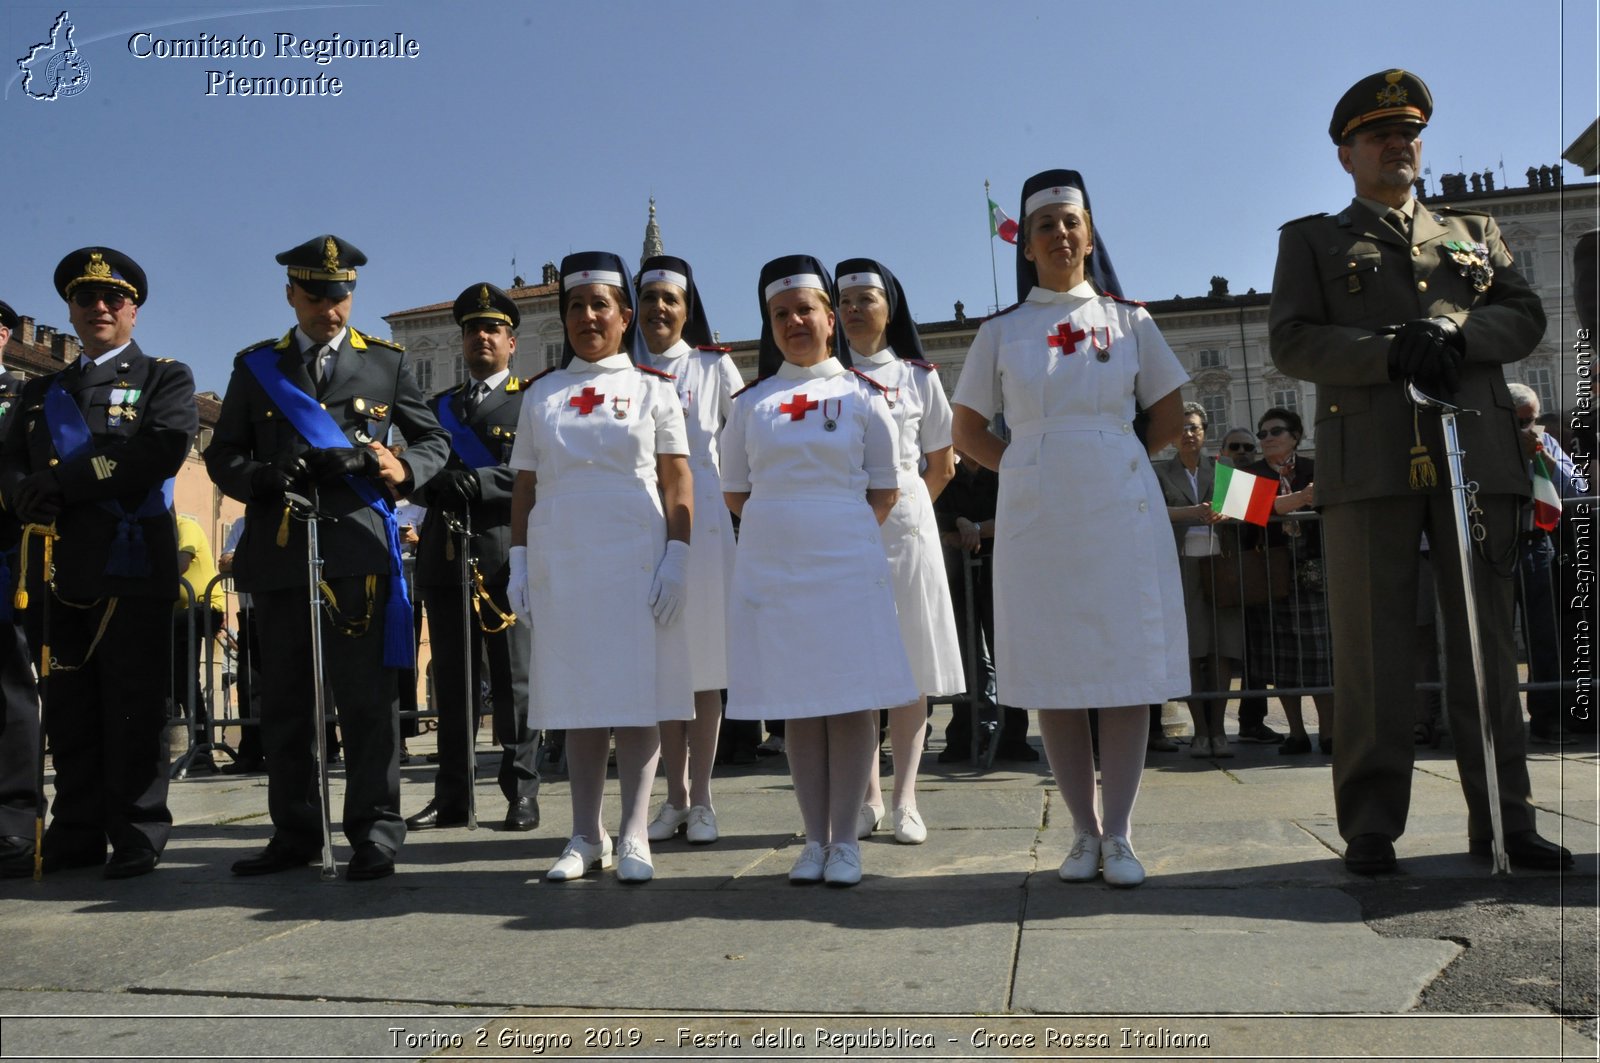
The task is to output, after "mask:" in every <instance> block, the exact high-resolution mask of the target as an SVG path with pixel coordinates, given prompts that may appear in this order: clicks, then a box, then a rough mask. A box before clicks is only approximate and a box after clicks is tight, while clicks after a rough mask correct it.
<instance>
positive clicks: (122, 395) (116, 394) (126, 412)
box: [106, 387, 143, 428]
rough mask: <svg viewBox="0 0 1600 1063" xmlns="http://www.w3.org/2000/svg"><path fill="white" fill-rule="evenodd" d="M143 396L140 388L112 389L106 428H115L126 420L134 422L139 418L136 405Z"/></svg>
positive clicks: (107, 410)
mask: <svg viewBox="0 0 1600 1063" xmlns="http://www.w3.org/2000/svg"><path fill="white" fill-rule="evenodd" d="M141 394H143V392H142V391H141V390H140V389H139V388H126V387H118V388H112V389H111V395H110V397H109V402H110V405H109V406H107V407H106V427H107V428H115V427H117V426H118V425H120V424H121V423H122V422H123V421H124V420H129V421H132V420H134V419H135V418H137V417H138V416H139V410H138V408H137V407H136V406H135V405H134V403H136V402H138V401H139V396H140V395H141Z"/></svg>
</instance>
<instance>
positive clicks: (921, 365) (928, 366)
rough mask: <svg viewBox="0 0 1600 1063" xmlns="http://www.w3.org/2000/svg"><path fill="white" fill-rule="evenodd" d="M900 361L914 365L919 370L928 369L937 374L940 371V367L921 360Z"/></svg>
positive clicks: (906, 359) (907, 359)
mask: <svg viewBox="0 0 1600 1063" xmlns="http://www.w3.org/2000/svg"><path fill="white" fill-rule="evenodd" d="M900 360H901V361H902V362H904V363H906V364H907V365H914V366H916V367H917V368H918V369H926V370H927V371H928V372H930V373H937V372H938V371H939V367H938V366H936V365H934V364H933V363H932V362H924V361H923V360H922V359H921V358H902V359H900Z"/></svg>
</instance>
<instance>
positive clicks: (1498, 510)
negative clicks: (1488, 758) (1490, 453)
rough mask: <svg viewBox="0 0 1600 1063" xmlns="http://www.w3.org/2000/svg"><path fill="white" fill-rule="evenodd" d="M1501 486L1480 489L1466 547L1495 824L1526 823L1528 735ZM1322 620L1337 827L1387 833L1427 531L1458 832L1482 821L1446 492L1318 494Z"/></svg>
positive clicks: (1478, 746) (1399, 805) (1399, 816)
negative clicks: (1479, 534) (1455, 770)
mask: <svg viewBox="0 0 1600 1063" xmlns="http://www.w3.org/2000/svg"><path fill="white" fill-rule="evenodd" d="M1520 503H1521V499H1518V498H1516V497H1514V496H1510V495H1492V496H1490V495H1480V496H1479V498H1478V504H1479V506H1480V507H1481V508H1482V510H1483V514H1482V517H1481V521H1482V523H1483V525H1484V526H1485V528H1486V530H1487V535H1486V539H1485V542H1484V547H1485V553H1486V554H1487V557H1488V558H1489V559H1492V561H1493V562H1494V563H1493V565H1491V564H1489V563H1487V562H1486V561H1485V558H1484V556H1481V555H1479V554H1478V552H1477V551H1476V550H1475V551H1474V557H1473V582H1474V585H1475V588H1476V592H1477V602H1478V610H1479V613H1478V616H1479V621H1478V631H1479V639H1480V645H1481V646H1482V651H1483V660H1482V662H1481V667H1482V668H1483V669H1484V670H1485V673H1484V674H1485V679H1486V687H1487V690H1488V706H1489V714H1490V717H1491V720H1492V727H1493V732H1494V741H1495V757H1496V759H1497V761H1498V765H1497V768H1498V776H1499V782H1500V808H1501V817H1502V819H1503V822H1504V824H1505V829H1506V831H1507V833H1515V832H1517V831H1525V830H1532V829H1533V826H1534V815H1533V806H1532V804H1531V803H1530V801H1529V784H1528V766H1527V762H1526V757H1525V749H1526V738H1525V736H1524V734H1523V730H1522V707H1521V705H1520V703H1519V701H1518V699H1517V661H1516V648H1515V644H1514V643H1513V640H1512V622H1513V613H1512V602H1513V595H1514V590H1515V588H1514V585H1513V583H1512V579H1513V576H1514V572H1515V567H1516V553H1515V551H1516V546H1517V534H1518V519H1517V518H1518V507H1519V505H1520ZM1322 519H1323V524H1324V527H1325V530H1326V535H1325V536H1324V537H1323V548H1324V550H1325V553H1326V557H1327V560H1328V568H1329V576H1330V578H1329V580H1328V581H1327V585H1328V599H1329V607H1330V611H1331V613H1332V622H1333V683H1334V697H1335V699H1336V706H1337V711H1336V713H1335V714H1334V737H1335V739H1336V742H1335V745H1334V756H1333V789H1334V806H1335V809H1336V811H1337V813H1338V818H1339V833H1340V834H1341V835H1343V836H1344V837H1345V838H1346V839H1350V838H1353V837H1355V836H1357V835H1360V834H1381V835H1383V836H1385V837H1387V838H1391V839H1392V838H1398V837H1399V836H1400V835H1401V834H1402V833H1403V832H1404V831H1405V826H1406V814H1407V811H1408V809H1409V807H1410V802H1411V774H1412V768H1413V762H1414V752H1415V743H1414V738H1413V734H1412V724H1413V721H1414V712H1413V705H1414V701H1415V696H1416V695H1415V690H1414V686H1415V682H1416V662H1415V653H1416V651H1417V638H1416V635H1417V628H1416V624H1415V623H1414V620H1415V617H1416V607H1417V606H1416V603H1417V573H1418V569H1419V566H1420V560H1419V547H1420V542H1419V539H1420V536H1421V534H1422V533H1423V532H1424V531H1426V532H1427V534H1428V543H1429V546H1430V548H1431V556H1432V560H1433V563H1434V566H1435V569H1434V571H1435V573H1436V575H1437V577H1438V579H1437V585H1438V593H1439V601H1440V607H1441V611H1442V612H1443V615H1444V639H1445V659H1446V661H1447V666H1446V676H1445V688H1446V689H1445V704H1446V709H1447V711H1448V712H1449V714H1450V729H1451V733H1452V734H1453V735H1454V736H1455V754H1456V763H1457V764H1458V765H1459V766H1460V773H1461V788H1462V790H1464V791H1465V793H1466V799H1467V837H1468V838H1469V839H1472V840H1478V839H1488V838H1489V837H1490V834H1491V828H1490V819H1489V803H1488V789H1487V785H1486V783H1485V779H1484V764H1483V743H1482V742H1481V741H1480V740H1479V737H1478V735H1479V724H1478V700H1477V691H1476V689H1475V688H1474V685H1473V682H1472V671H1471V667H1470V662H1471V651H1470V649H1469V640H1468V637H1467V623H1466V604H1465V596H1464V594H1463V588H1462V586H1461V579H1460V576H1459V572H1460V560H1459V556H1460V555H1459V552H1458V548H1457V543H1456V535H1455V529H1454V519H1455V518H1454V516H1453V514H1452V511H1451V504H1450V496H1449V494H1448V493H1447V492H1445V491H1437V492H1430V493H1427V494H1423V493H1420V492H1419V493H1417V494H1413V495H1405V496H1395V497H1389V498H1374V499H1366V500H1363V501H1359V502H1344V503H1338V504H1334V505H1329V506H1327V507H1326V508H1325V509H1324V510H1323V515H1322Z"/></svg>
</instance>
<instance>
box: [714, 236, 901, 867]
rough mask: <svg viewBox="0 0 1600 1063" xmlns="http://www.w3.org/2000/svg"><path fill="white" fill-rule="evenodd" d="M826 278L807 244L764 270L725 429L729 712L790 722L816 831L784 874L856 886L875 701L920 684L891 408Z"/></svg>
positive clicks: (808, 822)
mask: <svg viewBox="0 0 1600 1063" xmlns="http://www.w3.org/2000/svg"><path fill="white" fill-rule="evenodd" d="M830 287H831V284H830V282H829V279H828V275H827V271H826V270H825V269H823V267H822V265H821V263H819V262H817V260H816V259H814V258H811V257H810V256H807V255H787V256H785V257H783V258H778V259H774V260H773V261H771V262H768V263H767V264H766V266H764V267H763V268H762V270H761V279H760V283H759V285H758V288H757V292H758V295H759V297H760V300H761V310H762V326H761V352H760V364H759V371H760V376H759V378H758V379H757V381H756V383H754V384H752V385H750V387H748V388H746V389H745V390H744V391H742V392H740V393H739V394H738V395H737V396H735V397H734V401H733V411H732V413H731V414H730V415H729V417H728V423H727V424H726V425H725V426H724V427H723V430H722V440H721V453H722V490H723V493H724V497H725V498H726V500H727V503H728V508H729V509H731V510H733V512H734V513H735V514H736V515H738V516H739V518H740V521H741V523H740V532H739V549H738V551H737V556H736V558H735V561H734V567H733V587H732V592H731V595H730V600H729V603H728V709H727V712H728V716H729V718H731V719H751V720H759V719H784V720H787V721H788V723H787V735H786V741H785V746H786V752H787V753H788V757H789V770H790V772H791V774H792V776H793V779H794V793H795V799H796V800H797V801H798V802H799V804H800V815H801V818H802V819H803V820H804V822H805V832H806V841H805V845H804V847H803V848H802V849H801V851H800V855H799V858H798V859H797V860H796V861H795V863H794V867H793V868H792V869H791V870H790V872H789V880H790V881H791V882H795V883H809V882H821V881H826V882H828V883H829V884H830V885H835V886H852V885H854V884H856V883H857V882H859V881H861V849H860V843H859V841H858V840H857V818H858V815H859V812H860V809H861V798H862V795H863V794H865V793H866V790H867V779H868V776H869V775H870V774H871V772H872V771H873V770H874V769H875V767H876V764H875V761H876V759H877V757H876V741H875V737H876V735H877V716H878V710H880V709H886V708H891V707H894V706H897V705H905V704H907V703H909V702H912V701H915V700H916V698H917V686H916V683H915V681H914V680H913V679H912V675H911V667H910V664H909V662H908V661H907V659H906V651H905V647H904V645H903V644H902V643H901V641H900V625H899V622H898V621H897V619H896V617H895V608H894V591H893V589H892V587H891V583H890V574H889V563H888V561H887V559H886V558H885V556H884V551H883V540H882V538H881V537H880V534H879V530H878V529H879V526H880V525H881V524H882V523H883V522H884V519H885V518H886V517H888V515H889V512H890V510H892V509H893V507H894V503H895V498H896V495H897V493H898V491H897V488H896V486H895V485H896V482H897V476H896V461H895V435H894V420H893V418H892V417H891V416H890V411H889V404H888V401H887V399H886V397H885V395H884V392H883V388H882V387H881V386H879V385H877V384H874V383H873V382H872V381H871V380H869V379H867V378H866V377H865V376H863V375H861V374H860V373H857V372H854V371H853V370H851V369H849V368H848V367H847V366H846V365H845V364H844V363H843V362H842V361H841V360H840V358H839V357H838V355H839V353H841V352H840V350H839V348H838V347H837V345H836V335H837V334H836V332H835V318H834V312H833V308H832V305H831V303H830V301H829V297H828V292H829V289H830Z"/></svg>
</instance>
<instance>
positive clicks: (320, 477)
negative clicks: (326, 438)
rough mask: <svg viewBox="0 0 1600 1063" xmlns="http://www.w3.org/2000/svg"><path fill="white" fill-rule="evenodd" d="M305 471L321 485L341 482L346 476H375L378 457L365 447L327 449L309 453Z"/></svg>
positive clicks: (306, 458) (306, 457)
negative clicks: (336, 481) (335, 481)
mask: <svg viewBox="0 0 1600 1063" xmlns="http://www.w3.org/2000/svg"><path fill="white" fill-rule="evenodd" d="M305 460H306V471H307V472H308V473H310V474H311V477H312V479H314V480H317V481H319V482H321V483H330V482H332V481H334V480H342V479H343V478H344V477H346V476H377V475H378V456H377V455H376V454H374V453H373V452H372V451H370V450H368V449H367V448H366V447H328V448H327V449H325V450H313V451H309V452H308V453H307V454H306V456H305Z"/></svg>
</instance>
